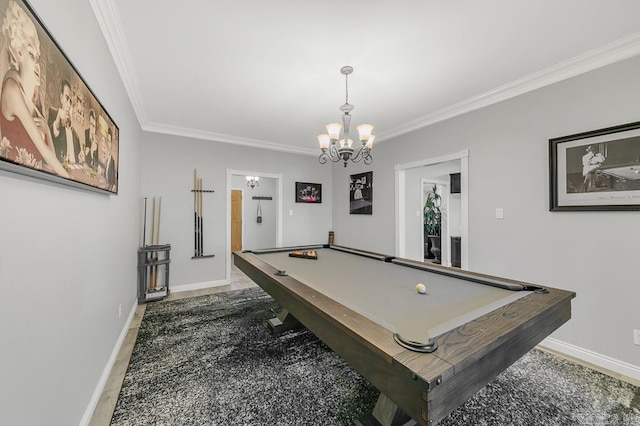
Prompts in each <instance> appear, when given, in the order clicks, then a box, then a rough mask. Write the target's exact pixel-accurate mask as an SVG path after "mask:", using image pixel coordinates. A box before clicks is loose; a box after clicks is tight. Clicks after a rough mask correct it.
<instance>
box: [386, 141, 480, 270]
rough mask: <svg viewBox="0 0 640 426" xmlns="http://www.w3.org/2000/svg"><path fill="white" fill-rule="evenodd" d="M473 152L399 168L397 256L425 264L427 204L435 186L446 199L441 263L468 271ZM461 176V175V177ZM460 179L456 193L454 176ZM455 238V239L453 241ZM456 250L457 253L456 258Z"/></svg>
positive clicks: (397, 166)
mask: <svg viewBox="0 0 640 426" xmlns="http://www.w3.org/2000/svg"><path fill="white" fill-rule="evenodd" d="M468 157H469V152H468V151H467V150H465V151H461V152H459V153H455V154H451V155H446V156H442V157H436V158H431V159H425V160H420V161H416V162H413V163H406V164H399V165H396V166H395V169H396V218H397V219H396V256H399V257H404V258H408V259H413V260H419V261H424V253H425V235H424V211H423V208H424V204H425V188H426V187H432V186H433V185H434V184H435V185H436V186H437V187H438V188H439V193H440V195H441V197H442V224H441V232H440V236H441V251H442V254H441V261H442V264H443V265H445V266H451V265H452V260H455V261H456V266H457V265H460V266H461V267H462V268H463V269H466V268H468V263H469V259H468V257H469V254H468V253H469V249H468V248H469V237H468V235H469V229H468V226H469V225H468V196H469V194H468V173H469V161H468ZM458 173H459V175H458ZM451 174H456V175H457V179H459V182H460V185H459V188H460V190H459V193H457V188H456V191H455V192H454V193H452V191H451V188H450V175H451ZM452 237H455V238H454V239H452ZM452 248H454V249H456V250H457V253H455V256H452V250H451V249H452Z"/></svg>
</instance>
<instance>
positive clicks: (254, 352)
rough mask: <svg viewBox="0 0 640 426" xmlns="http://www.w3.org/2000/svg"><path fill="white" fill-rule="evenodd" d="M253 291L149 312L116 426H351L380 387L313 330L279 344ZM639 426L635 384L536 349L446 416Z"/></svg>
mask: <svg viewBox="0 0 640 426" xmlns="http://www.w3.org/2000/svg"><path fill="white" fill-rule="evenodd" d="M274 309H277V305H276V304H275V302H274V301H273V300H272V299H271V298H270V297H269V296H268V295H267V294H266V293H264V292H263V291H262V290H260V289H257V288H254V289H247V290H238V291H232V292H228V293H221V294H216V295H209V296H201V297H196V298H191V299H182V300H176V301H162V302H154V303H150V304H148V306H147V309H146V313H145V316H144V319H143V321H142V325H141V327H140V331H139V334H138V339H137V341H136V344H135V347H134V350H133V354H132V357H131V362H130V364H129V368H128V371H127V374H126V376H125V379H124V382H123V385H122V390H121V392H120V396H119V398H118V402H117V405H116V408H115V411H114V414H113V417H112V423H111V424H112V425H117V426H125V425H252V426H253V425H323V426H331V425H344V424H350V423H351V422H352V421H353V420H355V419H356V418H359V417H361V416H362V415H363V414H365V413H367V412H369V411H370V410H371V409H372V408H373V406H374V405H375V401H376V399H377V396H378V392H377V391H376V389H375V388H374V387H372V386H371V385H370V384H369V383H368V382H367V381H366V380H365V379H363V378H362V377H361V376H360V375H359V374H358V373H356V372H355V371H353V370H352V369H351V368H349V366H348V365H346V364H345V363H344V362H343V361H342V360H341V359H340V358H339V357H338V356H336V355H335V354H334V353H333V352H331V350H330V349H328V348H327V347H326V346H325V345H324V344H323V343H322V342H320V341H319V340H318V339H316V338H315V336H313V334H311V333H309V332H308V331H306V330H304V329H303V330H298V331H293V332H289V333H286V334H284V335H281V336H280V337H277V338H274V337H272V336H271V335H270V334H268V332H267V330H266V328H265V327H264V325H263V322H264V320H266V319H268V318H271V317H272V316H273V312H272V310H274ZM439 425H441V426H460V425H492V426H493V425H558V426H560V425H563V426H564V425H584V426H586V425H590V426H591V425H602V426H604V425H607V426H613V425H615V426H623V425H624V426H628V425H640V389H639V388H637V387H634V386H631V385H629V384H627V383H624V382H620V381H617V380H614V379H612V378H610V377H608V376H605V375H603V374H600V373H597V372H595V371H592V370H589V369H586V368H584V367H580V366H577V365H575V364H572V363H569V362H567V361H565V360H563V359H561V358H558V357H555V356H553V355H550V354H548V353H545V352H542V351H538V350H533V351H531V352H530V353H529V354H527V355H525V356H524V357H523V358H522V359H520V360H519V361H518V362H517V363H516V364H514V365H513V366H512V367H510V368H509V369H508V370H507V371H505V372H504V373H502V374H501V375H500V376H498V377H497V378H496V380H494V381H493V382H491V383H490V384H489V385H487V386H486V387H485V388H483V389H482V390H481V391H479V392H478V393H477V394H476V395H475V396H474V397H473V398H471V399H470V400H469V401H467V403H465V404H464V405H462V406H461V407H460V408H458V409H457V410H456V411H454V412H453V413H451V414H450V415H449V416H448V417H446V418H445V419H444V420H442V421H441V422H440V423H439Z"/></svg>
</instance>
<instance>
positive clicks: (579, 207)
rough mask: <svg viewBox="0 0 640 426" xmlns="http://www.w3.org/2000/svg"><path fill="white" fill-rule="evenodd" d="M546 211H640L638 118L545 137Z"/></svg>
mask: <svg viewBox="0 0 640 426" xmlns="http://www.w3.org/2000/svg"><path fill="white" fill-rule="evenodd" d="M549 210H550V211H616V210H640V121H636V122H633V123H627V124H621V125H618V126H613V127H607V128H603V129H598V130H592V131H589V132H584V133H577V134H574V135H568V136H562V137H559V138H553V139H549Z"/></svg>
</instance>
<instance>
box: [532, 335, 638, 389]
mask: <svg viewBox="0 0 640 426" xmlns="http://www.w3.org/2000/svg"><path fill="white" fill-rule="evenodd" d="M540 346H542V347H543V348H548V349H551V350H553V351H556V352H559V353H561V354H564V355H568V356H571V357H573V358H577V359H579V360H581V361H585V362H588V363H590V364H593V365H595V366H597V367H600V368H604V369H605V370H609V371H612V372H614V373H617V374H620V375H622V376H625V377H629V378H631V379H633V380H637V381H640V366H637V365H633V364H628V363H626V362H623V361H620V360H617V359H614V358H610V357H608V356H605V355H602V354H599V353H596V352H592V351H590V350H587V349H584V348H581V347H578V346H574V345H570V344H569V343H565V342H562V341H560V340H557V339H553V338H550V337H547V338H546V339H544V340H543V341H542V342H541V343H540Z"/></svg>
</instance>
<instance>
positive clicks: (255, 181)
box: [247, 176, 260, 189]
mask: <svg viewBox="0 0 640 426" xmlns="http://www.w3.org/2000/svg"><path fill="white" fill-rule="evenodd" d="M247 186H250V187H251V189H253V188H255V187H256V186H260V177H258V176H247Z"/></svg>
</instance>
